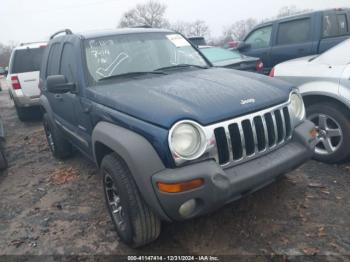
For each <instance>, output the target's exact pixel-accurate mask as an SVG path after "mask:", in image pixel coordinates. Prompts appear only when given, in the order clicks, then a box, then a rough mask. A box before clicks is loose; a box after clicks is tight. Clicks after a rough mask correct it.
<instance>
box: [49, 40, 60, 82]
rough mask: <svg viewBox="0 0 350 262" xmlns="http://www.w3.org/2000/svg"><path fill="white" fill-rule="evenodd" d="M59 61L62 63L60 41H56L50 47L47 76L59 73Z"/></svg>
mask: <svg viewBox="0 0 350 262" xmlns="http://www.w3.org/2000/svg"><path fill="white" fill-rule="evenodd" d="M59 63H60V43H55V44H53V45H52V46H51V48H50V52H49V57H48V62H47V70H46V76H50V75H57V74H58V67H59Z"/></svg>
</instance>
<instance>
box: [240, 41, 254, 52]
mask: <svg viewBox="0 0 350 262" xmlns="http://www.w3.org/2000/svg"><path fill="white" fill-rule="evenodd" d="M251 47H252V46H251V44H247V43H245V42H240V43H239V45H238V46H237V49H238V50H239V51H244V50H247V49H249V48H251Z"/></svg>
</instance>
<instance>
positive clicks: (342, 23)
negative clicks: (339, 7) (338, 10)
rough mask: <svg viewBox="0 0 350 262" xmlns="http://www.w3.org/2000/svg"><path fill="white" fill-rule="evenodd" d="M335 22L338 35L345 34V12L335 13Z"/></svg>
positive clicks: (346, 27)
mask: <svg viewBox="0 0 350 262" xmlns="http://www.w3.org/2000/svg"><path fill="white" fill-rule="evenodd" d="M337 22H338V28H339V35H345V34H347V33H348V21H347V17H346V14H339V15H337Z"/></svg>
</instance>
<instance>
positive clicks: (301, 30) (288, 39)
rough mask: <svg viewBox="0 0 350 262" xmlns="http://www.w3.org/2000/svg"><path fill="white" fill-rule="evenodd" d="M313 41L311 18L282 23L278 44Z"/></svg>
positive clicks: (279, 29)
mask: <svg viewBox="0 0 350 262" xmlns="http://www.w3.org/2000/svg"><path fill="white" fill-rule="evenodd" d="M310 40H311V20H310V18H306V19H299V20H294V21H290V22H284V23H281V24H280V25H279V27H278V33H277V44H278V45H286V44H297V43H304V42H308V41H310Z"/></svg>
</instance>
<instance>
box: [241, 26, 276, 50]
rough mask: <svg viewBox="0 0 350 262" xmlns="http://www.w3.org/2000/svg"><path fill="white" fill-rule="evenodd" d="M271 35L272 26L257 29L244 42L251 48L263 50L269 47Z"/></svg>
mask: <svg viewBox="0 0 350 262" xmlns="http://www.w3.org/2000/svg"><path fill="white" fill-rule="evenodd" d="M271 33H272V26H266V27H263V28H259V29H257V30H255V31H254V32H253V33H251V34H250V35H249V36H248V38H247V39H246V40H245V42H246V43H247V44H250V45H251V47H252V48H254V49H257V48H265V47H269V46H270V40H271Z"/></svg>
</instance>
